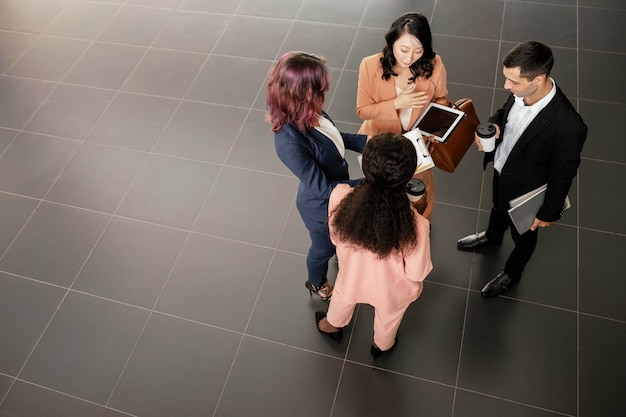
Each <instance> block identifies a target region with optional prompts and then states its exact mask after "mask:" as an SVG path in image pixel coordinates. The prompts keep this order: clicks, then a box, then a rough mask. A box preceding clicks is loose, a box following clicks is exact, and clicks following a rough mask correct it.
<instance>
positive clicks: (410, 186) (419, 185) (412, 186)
mask: <svg viewBox="0 0 626 417" xmlns="http://www.w3.org/2000/svg"><path fill="white" fill-rule="evenodd" d="M404 188H405V189H406V192H407V193H409V194H411V195H422V194H424V192H425V191H426V185H424V181H422V180H420V179H419V178H411V179H410V180H409V182H407V183H406V185H405V187H404Z"/></svg>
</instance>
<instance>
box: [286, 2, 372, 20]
mask: <svg viewBox="0 0 626 417" xmlns="http://www.w3.org/2000/svg"><path fill="white" fill-rule="evenodd" d="M367 3H368V1H367V0H346V1H342V2H336V1H333V0H304V2H303V3H302V7H301V8H300V11H299V12H298V16H296V19H297V20H303V21H306V22H323V23H337V24H340V25H358V24H359V22H360V21H361V16H362V15H363V9H364V7H365V6H366V5H367Z"/></svg>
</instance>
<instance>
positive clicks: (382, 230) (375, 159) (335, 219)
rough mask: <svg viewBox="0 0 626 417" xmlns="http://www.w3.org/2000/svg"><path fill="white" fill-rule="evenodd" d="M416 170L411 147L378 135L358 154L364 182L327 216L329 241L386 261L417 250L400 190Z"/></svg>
mask: <svg viewBox="0 0 626 417" xmlns="http://www.w3.org/2000/svg"><path fill="white" fill-rule="evenodd" d="M416 165H417V154H416V152H415V147H414V146H413V144H412V143H411V141H409V140H408V139H406V138H405V137H403V136H401V135H398V134H395V133H379V134H378V135H375V136H373V137H372V138H370V139H369V140H368V141H367V144H366V145H365V149H363V160H362V167H363V173H364V174H365V178H364V179H363V180H362V181H361V183H360V184H359V185H357V186H356V187H355V188H354V190H352V191H351V192H350V193H349V194H348V195H347V196H346V198H344V199H343V200H342V201H341V203H339V205H338V206H337V207H336V208H335V210H334V211H333V212H332V219H331V222H332V228H333V236H335V237H336V238H338V239H339V240H341V241H344V242H347V243H348V244H351V245H353V246H354V247H357V248H364V249H366V250H369V251H371V252H374V253H375V254H377V255H378V256H379V257H380V258H386V257H388V256H390V255H392V254H397V253H401V252H402V251H403V250H408V249H412V248H414V247H415V245H417V244H418V243H419V242H417V229H416V225H415V216H417V215H418V214H417V212H416V210H415V209H414V208H413V207H412V205H411V202H410V201H409V199H408V197H407V195H406V191H405V185H406V183H407V182H409V180H410V179H411V178H412V177H413V175H414V173H415V167H416Z"/></svg>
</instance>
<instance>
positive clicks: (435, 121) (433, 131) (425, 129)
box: [412, 102, 465, 142]
mask: <svg viewBox="0 0 626 417" xmlns="http://www.w3.org/2000/svg"><path fill="white" fill-rule="evenodd" d="M463 117H465V113H464V112H462V111H461V110H458V109H455V108H452V107H447V106H442V105H441V104H437V103H433V102H430V103H429V104H428V106H427V107H426V110H424V112H423V113H422V114H421V115H420V117H419V118H418V119H417V121H416V122H415V125H414V126H413V128H412V129H419V131H420V132H421V133H422V135H433V136H434V137H435V139H436V140H438V141H439V142H445V141H447V140H448V137H449V136H450V134H451V133H452V131H453V130H454V128H455V127H457V125H458V124H459V122H460V121H461V120H463Z"/></svg>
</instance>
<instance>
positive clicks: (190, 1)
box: [179, 0, 240, 14]
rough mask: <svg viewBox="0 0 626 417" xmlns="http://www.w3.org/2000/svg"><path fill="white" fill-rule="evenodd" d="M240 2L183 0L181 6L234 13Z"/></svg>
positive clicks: (187, 8)
mask: <svg viewBox="0 0 626 417" xmlns="http://www.w3.org/2000/svg"><path fill="white" fill-rule="evenodd" d="M239 3H240V1H239V0H238V1H233V2H230V1H229V2H224V1H223V0H183V2H182V3H181V5H180V6H179V7H180V8H181V9H182V10H193V11H199V12H212V13H230V14H232V13H233V12H235V10H237V7H238V5H239Z"/></svg>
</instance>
